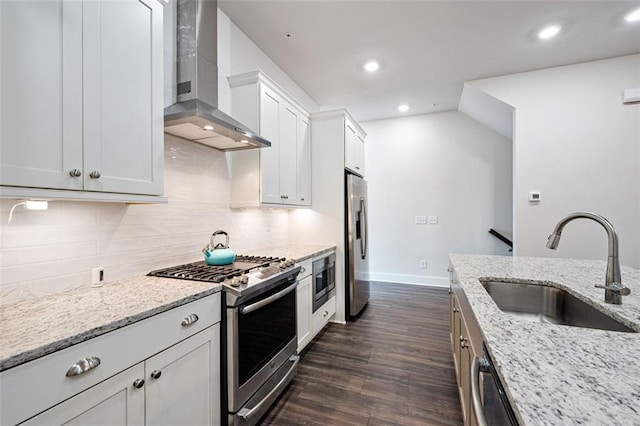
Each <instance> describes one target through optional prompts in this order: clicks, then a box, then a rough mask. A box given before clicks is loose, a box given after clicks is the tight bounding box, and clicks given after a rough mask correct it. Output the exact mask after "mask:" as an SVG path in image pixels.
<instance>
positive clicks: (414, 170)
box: [361, 111, 512, 285]
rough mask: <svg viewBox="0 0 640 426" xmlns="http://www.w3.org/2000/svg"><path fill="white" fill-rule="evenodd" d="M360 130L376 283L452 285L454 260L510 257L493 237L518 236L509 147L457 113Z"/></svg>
mask: <svg viewBox="0 0 640 426" xmlns="http://www.w3.org/2000/svg"><path fill="white" fill-rule="evenodd" d="M361 125H362V127H363V128H364V129H365V131H366V132H367V134H368V136H367V140H366V145H365V146H366V150H365V170H366V173H367V175H366V179H367V180H368V182H369V222H370V228H369V229H370V234H371V235H370V244H371V245H370V250H371V264H370V268H371V279H373V280H380V281H395V282H408V283H420V284H431V285H447V283H448V281H447V277H448V274H447V267H448V254H449V253H481V254H508V247H507V246H506V245H504V243H502V242H500V241H498V240H497V239H495V238H494V237H492V236H491V235H489V233H488V231H489V229H490V228H496V229H499V230H510V229H511V204H512V199H511V191H512V190H511V142H510V141H509V140H508V139H506V138H505V137H503V136H500V135H499V134H497V133H496V132H494V131H493V130H491V129H489V128H487V127H485V126H483V125H481V124H479V123H478V122H476V121H474V120H472V119H470V118H469V117H467V116H466V115H464V114H462V113H460V112H457V111H454V112H445V113H438V114H427V115H419V116H413V117H404V118H397V119H389V120H381V121H370V122H364V123H361ZM429 215H436V216H438V217H439V222H438V224H437V225H416V224H415V216H429ZM421 259H426V260H427V265H428V267H427V269H426V270H424V269H420V268H419V265H420V260H421Z"/></svg>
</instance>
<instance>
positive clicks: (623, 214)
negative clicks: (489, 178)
mask: <svg viewBox="0 0 640 426" xmlns="http://www.w3.org/2000/svg"><path fill="white" fill-rule="evenodd" d="M470 84H471V85H473V86H474V87H476V88H478V89H479V90H482V91H484V92H486V93H488V94H489V95H491V96H494V97H496V98H498V99H499V100H501V101H503V102H506V103H508V104H509V105H511V106H513V107H514V108H515V121H514V150H515V152H514V182H515V183H514V222H515V223H514V238H515V253H516V254H517V255H519V256H547V257H554V256H557V257H570V258H585V259H602V260H605V259H606V253H607V240H606V234H605V232H604V231H603V230H602V229H601V228H600V225H598V224H596V223H595V222H591V221H586V220H580V221H576V222H574V223H571V224H569V225H568V226H567V227H566V228H565V231H564V232H563V237H562V240H561V242H560V246H559V248H558V250H557V251H552V250H548V249H546V248H545V243H546V239H547V236H548V235H549V234H550V232H551V231H552V229H553V227H554V226H555V224H556V223H557V222H558V220H560V219H561V218H562V217H564V216H565V215H567V214H569V213H571V212H576V211H591V212H595V213H599V214H602V215H603V216H605V217H606V218H607V219H609V221H611V223H613V225H614V226H615V227H616V230H617V231H618V235H619V238H620V259H621V262H622V263H623V264H625V265H628V266H632V267H636V268H638V267H640V104H630V105H623V104H622V92H623V90H624V89H626V88H633V87H640V55H632V56H626V57H620V58H614V59H608V60H602V61H595V62H588V63H583V64H577V65H570V66H564V67H558V68H551V69H545V70H540V71H533V72H527V73H522V74H515V75H509V76H504V77H496V78H491V79H484V80H477V81H474V82H471V83H470ZM531 190H539V191H541V194H542V201H541V202H540V203H539V204H529V202H528V201H527V195H528V192H529V191H531Z"/></svg>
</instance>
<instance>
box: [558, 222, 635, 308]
mask: <svg viewBox="0 0 640 426" xmlns="http://www.w3.org/2000/svg"><path fill="white" fill-rule="evenodd" d="M574 219H591V220H594V221H596V222H598V223H599V224H600V225H602V227H603V228H604V229H605V230H606V231H607V237H608V238H609V257H608V259H607V272H606V278H605V283H604V285H596V287H598V288H604V290H605V291H604V301H605V302H606V303H612V304H614V305H620V304H621V303H622V296H627V295H628V294H629V293H631V290H629V289H628V288H626V287H623V286H622V276H621V274H620V259H619V258H618V234H617V233H616V230H615V229H614V227H613V225H612V224H611V222H609V221H608V220H607V219H605V218H604V217H602V216H600V215H599V214H595V213H587V212H578V213H572V214H570V215H569V216H567V217H565V218H564V219H562V220H561V221H560V222H558V224H557V225H556V227H555V228H554V230H553V233H552V234H551V235H549V239H548V241H547V248H550V249H552V250H555V249H557V248H558V243H559V242H560V236H561V234H562V229H563V228H564V227H565V225H566V224H567V223H569V222H571V221H572V220H574Z"/></svg>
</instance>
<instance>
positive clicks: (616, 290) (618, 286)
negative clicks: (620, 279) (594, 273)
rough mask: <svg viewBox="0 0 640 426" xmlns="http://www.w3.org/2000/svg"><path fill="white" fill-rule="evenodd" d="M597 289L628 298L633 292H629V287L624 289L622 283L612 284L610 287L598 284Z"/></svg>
mask: <svg viewBox="0 0 640 426" xmlns="http://www.w3.org/2000/svg"><path fill="white" fill-rule="evenodd" d="M596 288H603V289H605V290H609V291H612V292H614V293H616V294H619V295H621V296H628V295H629V294H631V290H629V289H628V288H627V287H623V286H622V284H620V283H611V285H608V286H607V285H601V284H596Z"/></svg>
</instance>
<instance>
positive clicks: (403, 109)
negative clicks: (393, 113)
mask: <svg viewBox="0 0 640 426" xmlns="http://www.w3.org/2000/svg"><path fill="white" fill-rule="evenodd" d="M398 111H400V112H407V111H409V105H406V104H402V105H399V106H398Z"/></svg>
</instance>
